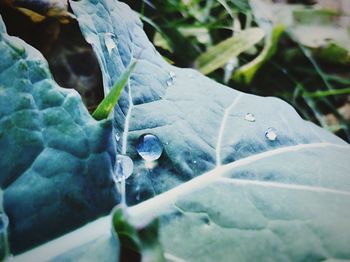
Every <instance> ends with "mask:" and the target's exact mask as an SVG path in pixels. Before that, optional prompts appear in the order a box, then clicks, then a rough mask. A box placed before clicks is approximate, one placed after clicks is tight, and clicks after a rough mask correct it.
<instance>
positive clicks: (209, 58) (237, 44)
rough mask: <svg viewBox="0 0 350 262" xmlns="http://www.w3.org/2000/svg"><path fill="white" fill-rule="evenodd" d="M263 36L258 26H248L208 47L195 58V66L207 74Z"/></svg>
mask: <svg viewBox="0 0 350 262" xmlns="http://www.w3.org/2000/svg"><path fill="white" fill-rule="evenodd" d="M263 37H264V31H263V30H262V29H260V28H249V29H247V30H244V31H241V32H239V33H238V34H235V35H234V36H232V37H230V38H228V39H226V40H224V41H222V42H220V43H219V44H217V45H215V46H212V47H210V48H209V49H208V50H207V51H206V52H205V53H203V54H201V55H200V56H199V57H198V58H197V60H196V66H197V68H198V70H199V71H200V72H202V73H203V74H209V73H211V72H213V71H214V70H216V69H218V68H220V67H222V66H224V65H225V64H226V63H227V62H228V61H229V60H230V58H232V57H235V56H238V55H239V54H240V53H242V52H244V51H246V50H248V49H249V48H251V47H252V46H254V45H255V44H256V43H258V42H259V41H260V40H261V39H262V38H263Z"/></svg>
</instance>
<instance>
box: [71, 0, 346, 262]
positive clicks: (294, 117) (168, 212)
mask: <svg viewBox="0 0 350 262" xmlns="http://www.w3.org/2000/svg"><path fill="white" fill-rule="evenodd" d="M72 7H73V10H74V12H75V14H76V15H77V17H78V21H79V24H80V26H81V29H82V31H83V33H84V35H85V37H86V39H87V40H88V41H90V42H91V43H93V46H94V48H95V51H96V53H97V54H98V57H99V61H100V64H101V67H102V70H103V73H104V75H105V80H106V81H105V87H108V86H109V85H110V82H109V81H111V80H112V79H113V77H114V75H115V72H122V71H123V70H125V66H126V65H128V64H129V63H130V61H131V60H132V59H133V54H137V53H139V51H140V50H145V51H144V52H143V53H142V56H141V57H140V63H139V66H138V69H136V70H135V74H133V76H132V77H131V82H130V86H129V88H128V89H125V90H124V91H123V93H122V96H121V98H120V100H119V103H118V106H117V107H116V108H115V112H114V121H115V123H116V124H115V128H116V132H117V133H119V135H120V136H121V137H122V139H121V143H120V145H119V147H118V150H119V152H121V153H123V154H128V155H129V156H130V157H132V158H133V160H134V165H135V171H134V175H133V176H131V177H130V178H129V179H128V180H127V181H126V183H127V191H126V192H127V200H128V203H129V204H130V205H134V204H137V203H140V202H142V201H145V200H146V199H148V200H146V201H145V202H142V203H140V204H138V205H136V206H133V207H132V208H131V210H130V213H131V214H132V216H135V217H159V218H160V219H161V226H160V236H161V242H162V243H163V245H164V249H165V255H166V256H168V257H176V258H178V259H182V260H185V261H213V260H215V261H217V260H219V261H228V260H235V261H252V260H253V261H254V260H269V261H271V260H275V261H281V260H282V261H301V260H327V259H350V251H349V248H348V245H347V244H346V243H349V242H350V225H349V223H348V221H347V220H348V219H347V218H348V217H349V215H350V210H349V209H348V208H347V207H348V206H349V205H350V176H349V174H350V167H349V164H348V163H349V161H350V154H349V152H350V147H349V145H348V144H347V143H346V142H344V141H342V140H341V139H339V138H337V137H335V136H334V135H332V134H330V133H329V132H327V131H325V130H323V129H321V128H319V127H317V126H315V125H314V124H311V123H309V122H307V121H304V120H302V119H301V118H300V116H299V115H298V114H297V113H296V112H295V110H294V109H293V108H292V107H291V106H290V105H288V104H287V103H285V102H283V101H281V100H279V99H276V98H263V97H257V96H253V95H249V94H244V93H241V92H238V91H235V90H232V89H229V88H227V87H225V86H222V85H219V84H217V83H215V82H214V81H212V80H210V79H208V78H205V77H203V76H202V75H201V74H199V73H197V72H196V71H193V70H190V69H179V68H176V67H173V66H171V65H168V64H167V63H166V62H164V61H163V59H162V58H161V56H160V55H159V54H158V53H156V52H155V51H154V47H153V46H152V45H151V43H150V42H149V41H148V40H147V38H146V35H145V34H144V32H143V31H142V27H141V26H142V25H141V23H140V21H139V20H138V18H137V17H136V16H135V15H134V14H133V12H132V11H131V10H130V9H129V8H128V7H127V6H126V5H124V4H122V3H119V2H117V1H100V2H99V3H98V4H97V3H95V2H94V1H89V0H82V1H80V2H74V3H72ZM106 17H108V18H107V20H108V21H109V22H110V23H109V25H108V26H106V25H105V24H106V23H105V21H106ZM106 34H109V35H113V36H114V38H115V40H116V46H117V48H116V49H115V50H114V52H112V54H110V53H109V52H108V49H107V48H106V46H105V45H104V44H103V42H101V41H100V39H103V38H104V36H105V35H106ZM145 133H152V134H154V135H156V136H158V138H159V139H160V141H161V143H162V145H163V147H164V152H163V155H162V156H161V158H160V159H159V160H157V161H156V162H153V163H152V165H149V163H145V162H144V161H143V160H142V158H141V157H140V156H139V155H138V154H137V151H136V149H135V147H136V145H137V143H138V139H139V137H140V136H141V135H143V134H145Z"/></svg>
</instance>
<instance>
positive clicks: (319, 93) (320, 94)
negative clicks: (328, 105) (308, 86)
mask: <svg viewBox="0 0 350 262" xmlns="http://www.w3.org/2000/svg"><path fill="white" fill-rule="evenodd" d="M347 94H350V88H342V89H332V90H326V91H316V92H305V93H304V94H303V95H304V96H307V97H326V96H336V95H347Z"/></svg>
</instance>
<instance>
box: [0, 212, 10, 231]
mask: <svg viewBox="0 0 350 262" xmlns="http://www.w3.org/2000/svg"><path fill="white" fill-rule="evenodd" d="M8 224H9V219H8V217H7V215H6V214H5V213H0V234H2V233H6V232H7V227H8Z"/></svg>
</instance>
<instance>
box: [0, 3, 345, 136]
mask: <svg viewBox="0 0 350 262" xmlns="http://www.w3.org/2000/svg"><path fill="white" fill-rule="evenodd" d="M48 1H49V2H47V1H44V0H37V1H34V2H35V5H33V7H35V8H37V7H38V6H39V7H40V3H41V2H42V3H43V6H44V7H45V8H46V9H45V10H46V11H48V10H50V5H48V4H47V3H50V0H48ZM51 1H52V2H55V1H61V2H62V5H61V6H62V8H61V9H60V10H59V11H57V12H56V14H57V15H53V16H52V13H54V14H55V12H49V13H50V15H46V14H45V13H41V14H40V16H42V17H40V16H39V18H38V16H35V15H33V14H32V13H28V12H25V14H24V12H23V8H22V9H21V10H19V9H18V6H16V3H17V2H18V3H19V4H21V3H22V2H23V1H17V0H14V1H12V2H11V4H8V3H9V1H0V13H1V15H2V16H3V18H4V21H5V23H6V25H7V29H8V32H9V33H10V34H11V35H16V36H19V37H21V38H22V39H24V40H25V41H27V42H28V43H29V44H31V45H33V46H34V47H36V48H38V49H39V50H40V51H41V52H42V53H43V54H44V56H45V57H46V58H47V60H48V62H49V65H50V68H51V71H52V73H53V76H54V78H55V79H56V81H57V82H58V83H59V84H60V85H61V86H64V87H67V88H75V89H76V90H78V92H79V93H80V94H81V95H82V97H83V100H84V102H85V104H86V105H87V107H88V109H89V110H90V111H93V110H94V109H95V108H96V106H97V105H98V103H99V102H100V101H101V99H102V97H103V94H102V92H103V91H102V90H103V89H102V78H101V72H100V70H99V67H98V63H97V60H96V58H95V56H94V54H93V52H92V50H91V47H90V46H89V45H88V44H87V43H86V42H85V41H84V39H83V37H82V36H81V33H80V31H79V27H78V25H77V22H76V21H75V20H74V18H71V17H69V15H67V11H68V12H69V11H70V10H69V6H68V9H67V7H65V5H64V3H65V0H51ZM124 2H126V3H127V4H129V5H130V6H131V7H132V8H133V9H134V10H135V11H136V12H138V13H139V15H140V17H141V19H142V21H143V22H144V28H145V31H146V33H147V35H148V36H149V38H150V39H151V41H152V42H153V43H154V45H155V46H156V48H157V49H158V51H159V52H160V53H161V55H162V56H163V57H164V58H165V59H166V60H167V61H168V62H169V63H172V64H174V65H177V66H180V67H193V68H196V69H198V70H200V71H202V72H203V73H204V74H206V75H208V76H209V77H211V78H213V79H215V80H217V81H218V82H221V83H224V84H226V85H228V86H230V87H231V88H234V89H238V90H241V91H243V92H248V93H252V94H256V95H260V96H276V97H280V98H282V99H283V100H285V101H287V102H288V103H290V104H292V105H293V106H294V108H296V110H297V111H298V112H299V114H300V115H301V116H302V117H303V118H304V119H306V120H310V121H313V122H315V123H316V124H318V125H320V126H322V127H324V128H326V129H328V130H330V131H331V132H334V133H335V134H336V135H338V136H340V137H342V138H343V139H345V140H347V141H348V142H350V129H349V128H350V1H349V0H299V1H298V0H294V1H291V0H275V1H272V0H143V1H142V0H139V1H134V0H133V1H132V0H124ZM27 3H30V1H28V2H27ZM29 6H30V5H29ZM26 7H27V8H28V5H26ZM65 8H66V9H65ZM32 11H33V10H32ZM34 11H37V10H34ZM46 11H45V12H46ZM51 11H52V10H51ZM81 61H85V62H84V63H83V64H82V63H81Z"/></svg>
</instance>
